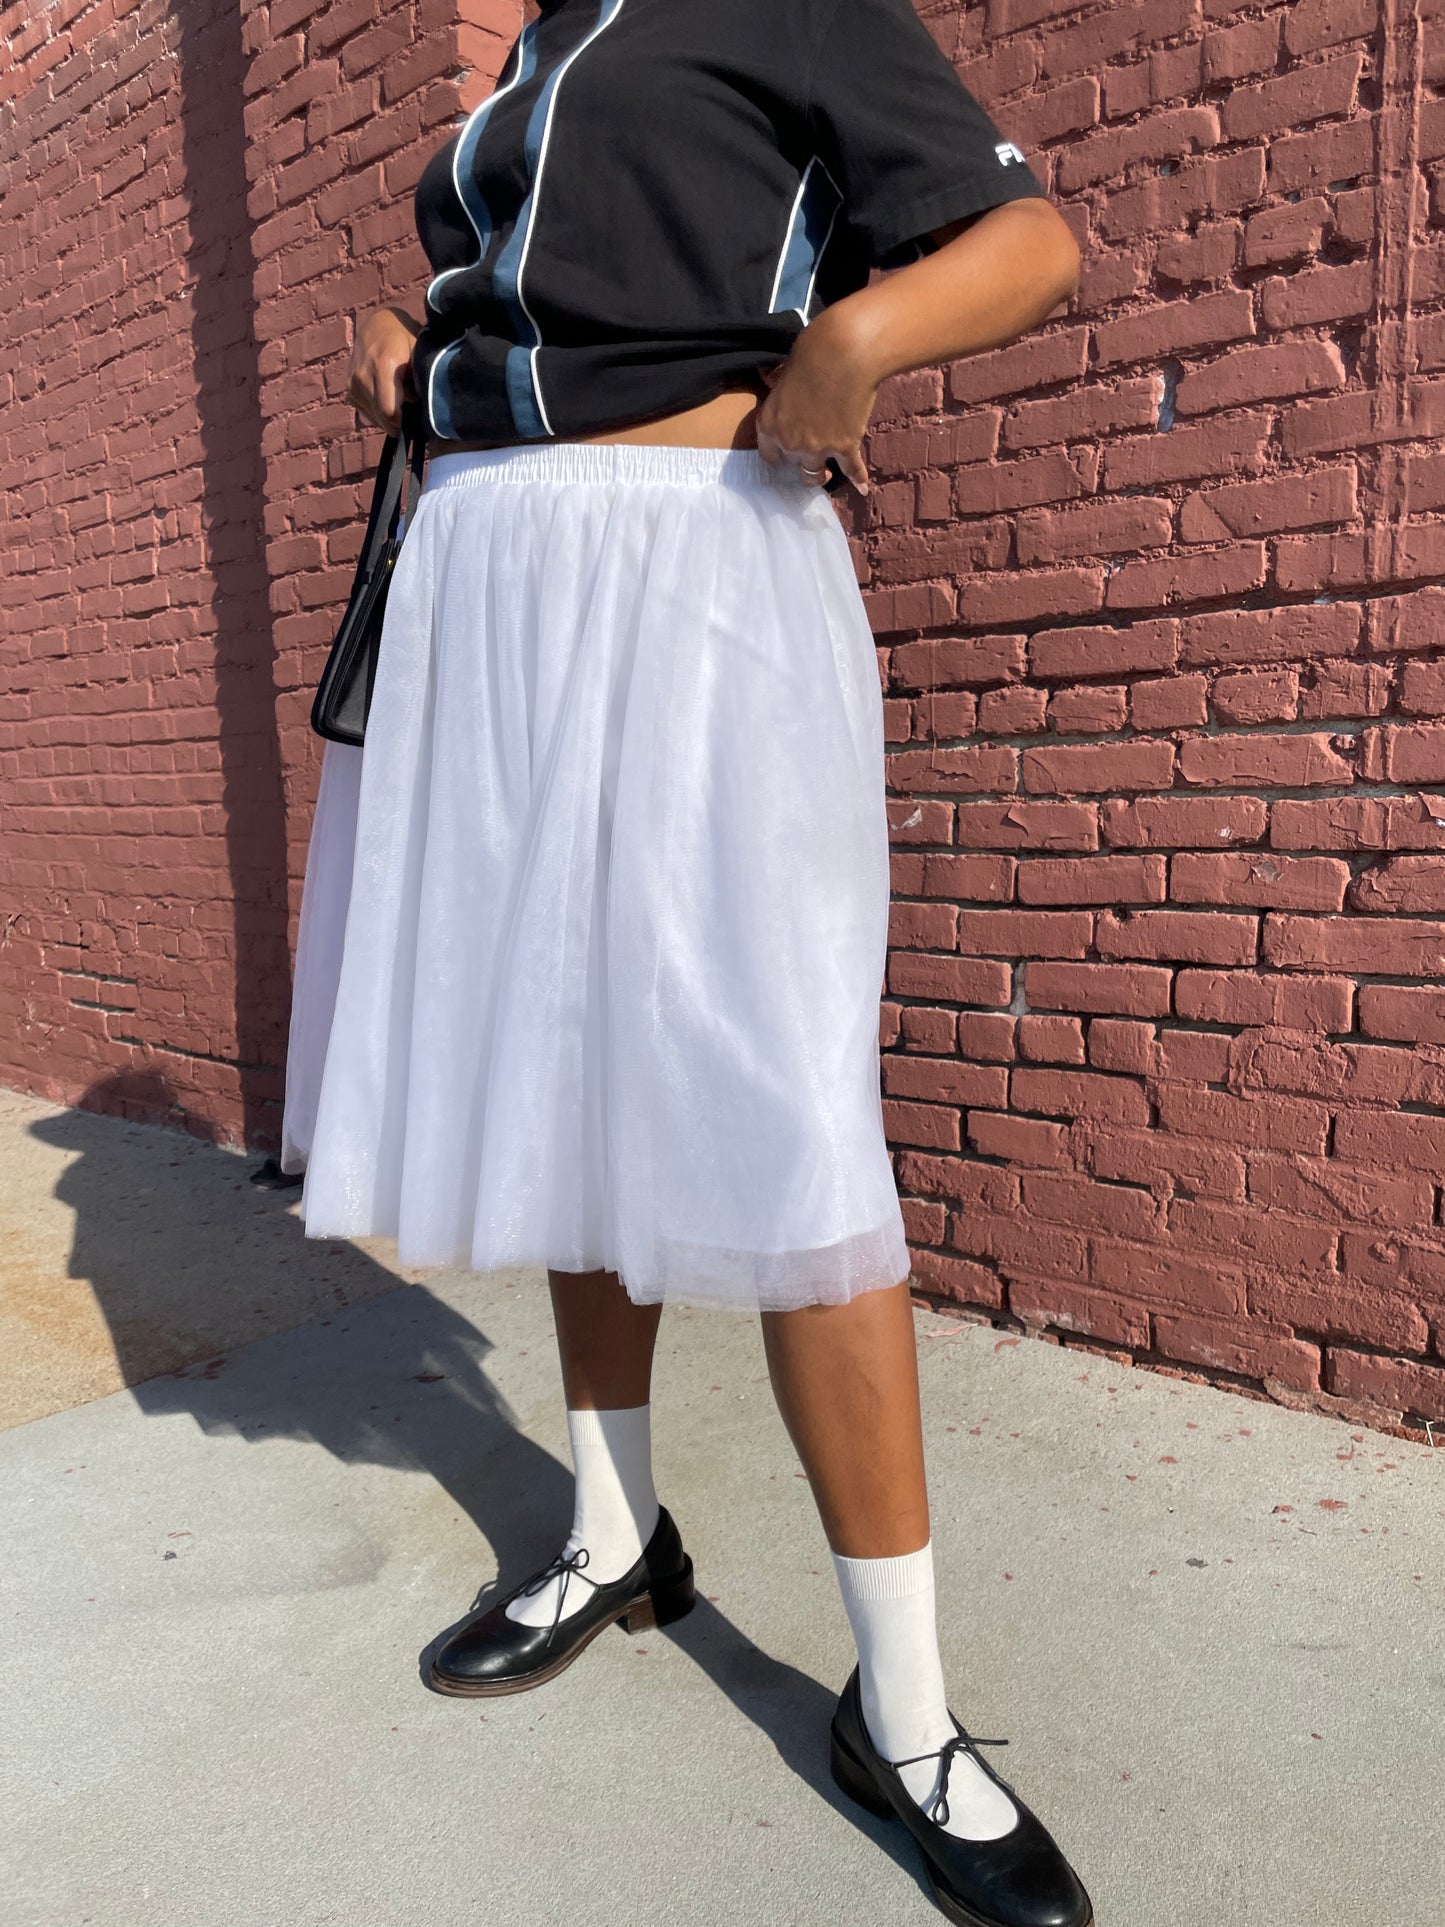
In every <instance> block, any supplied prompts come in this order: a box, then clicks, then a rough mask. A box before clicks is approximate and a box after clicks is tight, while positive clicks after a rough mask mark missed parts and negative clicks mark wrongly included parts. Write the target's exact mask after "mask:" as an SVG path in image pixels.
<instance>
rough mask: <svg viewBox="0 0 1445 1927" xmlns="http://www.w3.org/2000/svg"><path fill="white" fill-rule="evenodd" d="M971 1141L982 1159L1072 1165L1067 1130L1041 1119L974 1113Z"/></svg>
mask: <svg viewBox="0 0 1445 1927" xmlns="http://www.w3.org/2000/svg"><path fill="white" fill-rule="evenodd" d="M968 1138H969V1143H970V1144H972V1146H973V1148H974V1149H975V1150H976V1151H977V1152H978V1154H979V1156H980V1157H986V1158H1005V1159H1007V1160H1008V1162H1009V1163H1010V1164H1035V1165H1042V1166H1044V1167H1045V1168H1061V1167H1063V1166H1066V1165H1068V1164H1069V1163H1070V1162H1071V1157H1070V1152H1069V1133H1068V1129H1067V1127H1066V1126H1064V1125H1062V1124H1046V1123H1044V1121H1043V1120H1042V1119H1041V1118H1037V1117H1010V1116H1005V1115H1004V1114H1003V1113H1002V1112H994V1111H971V1112H970V1113H969V1118H968Z"/></svg>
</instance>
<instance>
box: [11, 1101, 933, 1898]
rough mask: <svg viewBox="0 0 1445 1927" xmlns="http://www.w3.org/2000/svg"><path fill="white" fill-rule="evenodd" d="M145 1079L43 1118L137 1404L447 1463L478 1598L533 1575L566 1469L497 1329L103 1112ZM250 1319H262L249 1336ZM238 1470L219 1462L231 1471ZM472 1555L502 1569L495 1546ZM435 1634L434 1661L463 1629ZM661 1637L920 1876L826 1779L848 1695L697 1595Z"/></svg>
mask: <svg viewBox="0 0 1445 1927" xmlns="http://www.w3.org/2000/svg"><path fill="white" fill-rule="evenodd" d="M141 1083H142V1080H139V1079H137V1078H134V1077H132V1078H113V1079H108V1080H106V1081H105V1082H104V1083H100V1084H97V1085H95V1086H93V1087H92V1088H91V1090H89V1091H88V1092H87V1093H86V1096H85V1098H84V1100H83V1104H82V1109H81V1110H80V1111H67V1112H63V1113H61V1114H60V1115H58V1116H54V1117H47V1118H43V1119H41V1120H39V1121H38V1122H36V1123H34V1124H32V1125H31V1127H30V1128H31V1130H32V1131H33V1133H34V1134H35V1136H37V1137H38V1138H40V1139H41V1140H42V1141H43V1142H45V1143H47V1144H50V1145H54V1146H57V1147H59V1148H61V1149H63V1150H65V1151H67V1152H69V1153H71V1154H72V1158H73V1161H72V1162H71V1163H69V1164H68V1165H67V1167H66V1169H65V1171H64V1173H63V1174H62V1176H61V1178H60V1180H59V1183H58V1185H57V1187H56V1195H57V1196H58V1197H59V1198H60V1199H61V1201H62V1202H63V1203H65V1204H66V1205H68V1206H69V1207H70V1209H71V1210H72V1212H73V1213H74V1216H75V1225H74V1233H73V1240H72V1245H71V1252H70V1261H69V1269H70V1273H71V1275H72V1276H73V1277H76V1278H83V1279H85V1280H87V1281H88V1283H89V1285H90V1288H91V1290H92V1291H93V1292H94V1294H95V1297H96V1300H97V1301H98V1303H99V1306H100V1309H101V1311H102V1313H103V1314H104V1317H105V1320H106V1323H107V1325H108V1327H109V1330H110V1334H111V1338H112V1341H113V1343H114V1346H115V1350H116V1355H117V1358H118V1360H119V1363H120V1368H121V1372H122V1375H123V1377H124V1381H125V1383H126V1384H127V1385H128V1386H129V1387H130V1395H131V1397H132V1398H133V1399H134V1400H135V1402H136V1404H137V1405H138V1406H139V1408H140V1410H141V1411H142V1412H144V1413H146V1414H147V1415H148V1416H151V1417H156V1418H169V1417H175V1416H177V1415H183V1416H185V1417H187V1418H189V1419H190V1420H192V1421H193V1422H194V1424H196V1425H197V1426H198V1427H199V1428H200V1429H201V1431H202V1432H204V1433H206V1434H207V1435H209V1436H214V1437H220V1436H225V1437H230V1438H238V1439H244V1440H246V1441H247V1442H248V1443H250V1444H254V1445H265V1444H268V1443H269V1442H270V1441H272V1440H275V1439H295V1440H301V1441H304V1442H307V1443H310V1444H313V1445H316V1446H319V1447H320V1448H321V1449H322V1450H323V1451H326V1452H329V1453H330V1454H331V1455H332V1456H333V1457H334V1458H336V1459H338V1460H340V1461H342V1462H343V1463H345V1464H348V1465H365V1466H386V1467H390V1468H393V1469H394V1470H397V1471H401V1472H408V1473H420V1474H422V1475H423V1476H425V1477H427V1478H430V1479H433V1480H434V1481H435V1482H436V1484H437V1485H438V1486H439V1487H440V1488H441V1489H442V1490H443V1491H444V1492H446V1493H447V1494H448V1496H449V1497H450V1498H451V1499H452V1501H453V1502H454V1503H455V1505H456V1507H457V1509H458V1510H459V1512H460V1513H461V1514H462V1515H463V1516H464V1517H465V1518H468V1519H470V1520H471V1521H472V1522H473V1524H474V1525H475V1527H476V1529H477V1531H478V1533H479V1534H480V1535H481V1538H482V1540H483V1541H484V1542H485V1545H486V1546H487V1547H490V1549H491V1552H492V1554H493V1555H494V1557H495V1561H496V1569H497V1578H496V1580H494V1581H489V1582H488V1583H487V1584H485V1585H484V1586H483V1587H482V1588H481V1589H480V1591H479V1592H478V1593H477V1594H476V1598H475V1601H473V1602H471V1604H475V1605H482V1606H485V1605H486V1604H487V1603H488V1601H489V1600H491V1599H492V1598H495V1597H496V1596H497V1595H498V1594H499V1593H500V1592H501V1591H503V1590H510V1589H511V1588H512V1587H513V1586H515V1585H516V1584H517V1583H518V1582H519V1581H520V1580H521V1579H522V1578H524V1577H525V1576H526V1575H527V1574H528V1573H530V1572H533V1571H535V1570H537V1569H538V1568H539V1567H540V1566H541V1565H542V1564H543V1563H544V1562H545V1561H546V1560H547V1559H548V1558H549V1557H550V1556H551V1555H552V1554H553V1553H554V1552H555V1551H556V1549H557V1546H558V1544H559V1543H560V1541H561V1539H562V1537H563V1536H564V1535H565V1532H566V1529H567V1522H568V1520H569V1519H570V1516H571V1511H572V1476H571V1472H570V1470H569V1469H568V1468H567V1467H566V1466H564V1465H562V1464H560V1463H559V1462H558V1461H557V1460H556V1459H555V1458H553V1457H552V1455H551V1453H549V1452H548V1451H546V1450H545V1449H544V1448H543V1447H542V1446H540V1445H538V1444H536V1443H535V1442H534V1441H533V1440H532V1439H530V1438H528V1437H527V1436H526V1434H525V1433H524V1432H523V1431H522V1430H521V1428H520V1426H519V1424H518V1422H517V1419H516V1417H515V1415H514V1413H513V1412H512V1411H511V1409H510V1408H509V1406H508V1404H507V1401H506V1400H505V1398H504V1397H503V1396H502V1394H501V1393H500V1392H499V1391H498V1389H497V1387H496V1386H495V1385H494V1384H493V1383H492V1381H491V1378H490V1376H489V1374H488V1371H487V1361H488V1359H489V1357H490V1355H491V1353H492V1351H493V1344H492V1341H491V1340H490V1339H489V1338H488V1337H487V1335H486V1333H485V1332H483V1331H480V1330H479V1329H478V1328H477V1326H475V1325H474V1324H473V1323H472V1322H471V1321H470V1320H469V1319H468V1318H466V1317H464V1316H463V1315H462V1314H461V1313H460V1312H458V1311H456V1310H454V1309H453V1307H452V1306H450V1305H448V1304H446V1303H445V1302H444V1301H443V1300H442V1299H441V1298H439V1297H438V1296H437V1295H436V1294H435V1293H434V1292H432V1291H430V1290H429V1289H428V1288H427V1287H426V1286H425V1285H408V1284H405V1283H402V1282H401V1281H400V1280H399V1279H398V1278H397V1277H396V1275H395V1274H394V1273H393V1272H391V1271H388V1270H387V1269H386V1267H385V1266H384V1265H381V1264H378V1263H377V1262H376V1260H375V1259H373V1258H371V1257H369V1256H368V1255H367V1254H366V1253H365V1252H363V1251H360V1250H358V1249H357V1248H356V1247H355V1246H354V1245H350V1244H346V1243H342V1242H331V1241H320V1240H314V1239H313V1240H308V1239H306V1238H305V1237H304V1236H303V1233H302V1227H301V1222H300V1219H299V1218H298V1217H297V1215H296V1214H295V1212H294V1210H292V1209H291V1208H289V1207H290V1205H291V1204H293V1203H294V1195H295V1194H294V1193H284V1192H276V1191H266V1190H262V1189H259V1188H258V1187H257V1186H255V1185H253V1184H252V1183H251V1182H250V1171H251V1169H252V1168H253V1167H251V1166H250V1165H248V1164H247V1163H246V1162H244V1161H243V1160H242V1159H240V1158H238V1157H237V1156H235V1154H234V1153H230V1152H226V1151H221V1150H217V1149H215V1148H214V1147H212V1146H209V1145H205V1144H201V1143H196V1142H191V1141H187V1140H186V1139H184V1138H180V1137H177V1136H176V1135H175V1133H173V1132H170V1131H166V1130H162V1129H158V1128H156V1127H155V1126H152V1125H143V1124H126V1123H121V1122H118V1121H117V1120H116V1118H115V1117H114V1116H113V1115H109V1114H110V1113H113V1112H114V1111H115V1110H116V1108H117V1107H118V1106H119V1105H120V1104H121V1103H122V1102H124V1103H126V1104H128V1105H132V1106H139V1107H141V1108H142V1109H143V1110H144V1112H145V1113H147V1114H150V1115H155V1116H163V1115H165V1113H166V1109H167V1106H168V1104H169V1103H171V1102H173V1101H174V1100H173V1093H171V1092H170V1091H168V1089H167V1087H166V1085H165V1083H164V1081H163V1080H162V1079H159V1078H154V1077H153V1078H150V1079H147V1080H144V1083H145V1086H146V1087H145V1088H144V1089H142V1088H140V1086H141ZM87 1112H102V1113H107V1114H108V1115H103V1116H89V1115H86V1114H85V1113H87ZM278 1280H279V1281H281V1282H280V1285H279V1286H278ZM278 1290H279V1291H280V1293H281V1297H280V1300H279V1301H278V1299H277V1293H278ZM258 1309H259V1310H260V1311H261V1312H262V1313H264V1317H258V1315H257V1313H258ZM303 1321H304V1322H303ZM257 1325H260V1326H261V1333H263V1334H265V1335H264V1336H262V1337H261V1342H259V1343H251V1342H249V1341H251V1340H252V1339H254V1338H256V1337H258V1336H259V1335H260V1334H258V1333H257V1331H256V1326H257ZM161 1358H164V1359H166V1360H167V1361H168V1362H167V1364H166V1365H164V1366H158V1365H157V1363H156V1361H157V1360H158V1359H161ZM234 1466H235V1460H234V1458H230V1459H228V1460H227V1461H225V1469H226V1471H227V1472H229V1473H231V1474H232V1476H234V1470H233V1469H234ZM361 1490H362V1491H363V1492H364V1490H365V1488H361ZM362 1502H363V1503H364V1499H363V1501H362ZM255 1556H257V1557H262V1556H264V1553H263V1552H261V1551H258V1552H257V1553H256V1555H255ZM476 1563H477V1567H478V1568H479V1569H480V1570H481V1571H485V1570H487V1569H488V1562H487V1558H486V1554H485V1551H484V1550H483V1548H481V1547H479V1548H478V1555H477V1562H476ZM416 1603H417V1602H415V1601H414V1600H411V1601H410V1603H409V1604H408V1607H407V1610H408V1611H411V1610H412V1609H413V1607H414V1606H415V1604H416ZM422 1603H423V1604H424V1602H422ZM463 1608H466V1609H467V1611H468V1612H469V1611H470V1610H471V1605H470V1604H469V1602H468V1601H467V1600H466V1599H465V1598H457V1599H455V1600H448V1602H447V1604H446V1606H445V1607H443V1610H444V1611H446V1610H455V1611H457V1612H458V1613H461V1612H462V1609H463ZM382 1609H383V1610H387V1608H386V1607H385V1606H383V1608H382ZM463 1616H465V1615H463ZM454 1623H456V1622H454ZM427 1630H428V1631H431V1632H433V1633H434V1637H433V1638H431V1639H430V1640H429V1642H428V1644H427V1646H426V1647H425V1648H424V1649H423V1650H422V1652H421V1653H420V1654H419V1655H418V1657H417V1665H418V1668H419V1670H420V1671H421V1672H422V1673H423V1674H424V1672H425V1668H426V1666H427V1664H428V1663H429V1660H430V1657H431V1654H432V1653H433V1652H434V1650H435V1648H436V1646H437V1645H438V1644H439V1643H440V1641H441V1640H442V1639H443V1638H444V1637H445V1636H446V1634H447V1633H448V1632H449V1631H450V1630H451V1627H450V1626H443V1627H436V1628H428V1629H427ZM662 1636H663V1637H666V1638H668V1639H669V1640H672V1641H674V1642H675V1643H676V1644H677V1645H678V1646H679V1647H681V1649H682V1650H683V1651H684V1652H686V1653H687V1654H688V1655H689V1656H690V1657H691V1658H692V1660H693V1661H694V1663H695V1664H696V1665H697V1666H698V1667H699V1668H700V1669H701V1670H702V1671H703V1672H704V1673H705V1674H706V1675H707V1677H708V1678H709V1679H710V1680H712V1682H713V1684H714V1685H715V1686H716V1687H717V1689H718V1691H719V1692H721V1693H722V1694H724V1695H725V1696H726V1697H727V1698H728V1699H730V1700H732V1701H733V1703H734V1704H735V1705H736V1706H737V1707H738V1708H739V1710H740V1711H741V1712H742V1713H743V1714H744V1715H745V1716H746V1717H747V1718H749V1719H750V1720H752V1721H753V1722H754V1723H755V1724H756V1725H757V1726H758V1728H759V1729H760V1730H761V1731H762V1732H763V1733H765V1734H766V1735H767V1737H768V1738H769V1740H770V1741H771V1742H772V1744H773V1745H774V1746H775V1747H776V1749H777V1751H778V1754H779V1756H780V1758H781V1759H782V1760H783V1761H784V1762H785V1764H786V1765H787V1766H788V1767H790V1768H791V1770H792V1771H793V1772H795V1773H796V1774H797V1775H798V1776H799V1778H801V1779H802V1780H803V1781H804V1782H806V1784H807V1785H808V1786H810V1787H811V1788H812V1789H813V1790H814V1792H816V1793H817V1794H818V1795H819V1797H820V1798H822V1799H824V1800H826V1801H827V1802H828V1803H829V1804H830V1805H831V1806H833V1807H834V1808H835V1809H836V1810H837V1811H838V1812H840V1813H844V1814H846V1815H847V1817H848V1818H849V1819H850V1820H852V1821H853V1822H854V1823H855V1824H857V1825H859V1826H861V1827H862V1829H863V1831H864V1832H865V1833H867V1834H869V1836H870V1837H871V1838H873V1839H874V1840H875V1841H876V1843H877V1845H878V1846H879V1847H880V1848H881V1849H882V1850H883V1851H884V1852H886V1853H888V1854H890V1856H891V1857H892V1858H893V1859H895V1860H896V1861H897V1863H898V1864H899V1865H900V1866H901V1867H903V1868H904V1869H905V1870H907V1871H908V1872H909V1873H910V1875H912V1876H913V1877H914V1878H915V1879H917V1878H919V1874H918V1867H917V1865H916V1864H915V1861H914V1858H913V1856H912V1854H911V1853H910V1852H909V1850H908V1847H907V1844H906V1838H905V1840H904V1841H896V1840H894V1838H893V1837H892V1836H893V1831H894V1830H891V1829H889V1828H887V1827H886V1826H885V1825H884V1823H883V1822H881V1821H875V1820H872V1819H871V1818H869V1817H867V1816H864V1815H861V1814H860V1812H859V1810H858V1809H857V1808H855V1807H853V1806H852V1805H851V1803H849V1802H847V1801H845V1800H844V1798H843V1796H842V1795H840V1794H839V1793H837V1792H836V1790H835V1789H834V1787H833V1784H832V1781H831V1778H830V1777H829V1774H828V1770H827V1749H826V1744H825V1735H826V1731H827V1722H828V1720H829V1718H830V1717H831V1714H832V1710H833V1706H834V1704H835V1694H834V1692H832V1691H830V1690H829V1689H827V1688H825V1687H824V1686H823V1685H821V1684H820V1683H819V1682H818V1681H817V1680H815V1679H812V1678H810V1677H809V1676H808V1675H807V1674H806V1673H804V1672H802V1671H800V1670H799V1669H798V1668H796V1667H793V1666H790V1665H788V1664H786V1663H785V1662H783V1661H780V1660H776V1659H774V1658H773V1657H772V1656H771V1655H770V1654H768V1653H765V1652H763V1651H762V1650H761V1649H760V1648H759V1647H758V1646H756V1645H755V1644H754V1643H753V1641H752V1640H750V1639H749V1638H748V1637H747V1635H746V1634H745V1633H744V1632H743V1631H741V1630H740V1629H739V1628H738V1627H737V1626H735V1625H734V1624H733V1623H732V1622H731V1621H730V1620H729V1619H727V1618H726V1617H725V1616H724V1615H723V1614H722V1613H720V1612H719V1611H718V1609H717V1607H716V1606H715V1605H714V1604H713V1603H712V1602H711V1601H709V1600H707V1599H706V1598H705V1597H704V1596H703V1594H702V1592H701V1590H700V1591H699V1595H698V1604H697V1608H696V1610H695V1611H694V1612H693V1613H691V1614H690V1615H689V1616H688V1617H687V1618H686V1619H684V1620H682V1621H680V1622H679V1623H678V1624H676V1625H674V1626H670V1627H668V1629H667V1631H666V1633H665V1635H662ZM235 1663H237V1664H238V1665H244V1664H245V1656H244V1654H237V1655H235ZM401 1663H405V1662H404V1661H402V1662H401ZM583 1663H585V1661H584V1662H583ZM544 1690H545V1689H544Z"/></svg>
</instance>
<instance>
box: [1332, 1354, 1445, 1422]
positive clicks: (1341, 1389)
mask: <svg viewBox="0 0 1445 1927" xmlns="http://www.w3.org/2000/svg"><path fill="white" fill-rule="evenodd" d="M1325 1382H1326V1384H1327V1385H1328V1387H1329V1389H1330V1390H1331V1391H1332V1392H1333V1393H1335V1395H1336V1396H1337V1397H1339V1398H1359V1399H1366V1400H1368V1401H1369V1403H1370V1404H1372V1405H1378V1406H1380V1407H1381V1408H1382V1409H1383V1410H1385V1411H1390V1412H1395V1413H1413V1414H1418V1415H1419V1416H1420V1417H1421V1418H1431V1419H1439V1418H1445V1365H1433V1364H1421V1363H1416V1362H1415V1361H1414V1360H1409V1359H1391V1358H1377V1357H1375V1356H1373V1355H1372V1354H1370V1353H1367V1352H1352V1351H1347V1350H1344V1349H1341V1348H1338V1347H1334V1346H1332V1347H1331V1348H1330V1350H1329V1351H1328V1353H1327V1354H1326V1372H1325Z"/></svg>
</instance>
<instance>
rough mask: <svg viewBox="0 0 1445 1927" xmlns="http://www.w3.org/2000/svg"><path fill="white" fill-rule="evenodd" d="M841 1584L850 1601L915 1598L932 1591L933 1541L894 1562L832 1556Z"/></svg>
mask: <svg viewBox="0 0 1445 1927" xmlns="http://www.w3.org/2000/svg"><path fill="white" fill-rule="evenodd" d="M833 1564H834V1566H835V1568H836V1569H837V1573H838V1585H839V1587H840V1588H841V1590H842V1593H843V1597H844V1599H845V1600H848V1599H870V1600H871V1599H912V1598H915V1597H916V1596H917V1595H918V1594H919V1593H925V1592H930V1591H931V1590H932V1589H933V1540H932V1539H931V1538H930V1539H929V1540H928V1542H927V1543H926V1544H925V1545H922V1546H920V1547H919V1548H918V1550H917V1552H900V1553H897V1554H895V1556H894V1557H893V1558H891V1559H846V1558H844V1556H843V1554H842V1553H841V1552H835V1553H834V1554H833Z"/></svg>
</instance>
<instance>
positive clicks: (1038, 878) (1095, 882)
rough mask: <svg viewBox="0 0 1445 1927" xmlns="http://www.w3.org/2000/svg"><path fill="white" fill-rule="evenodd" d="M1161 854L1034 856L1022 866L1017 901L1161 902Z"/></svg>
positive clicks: (1049, 902)
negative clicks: (1072, 857)
mask: <svg viewBox="0 0 1445 1927" xmlns="http://www.w3.org/2000/svg"><path fill="white" fill-rule="evenodd" d="M1165 883H1166V877H1165V860H1164V858H1163V857H1161V856H1096V857H1082V858H1076V859H1069V858H1062V857H1054V858H1044V857H1036V858H1035V859H1034V860H1033V862H1031V863H1027V864H1025V865H1024V866H1023V870H1022V872H1021V875H1020V879H1019V885H1020V888H1019V901H1020V902H1021V903H1029V904H1046V903H1047V904H1075V903H1098V904H1119V903H1162V902H1163V901H1164V897H1165Z"/></svg>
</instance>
